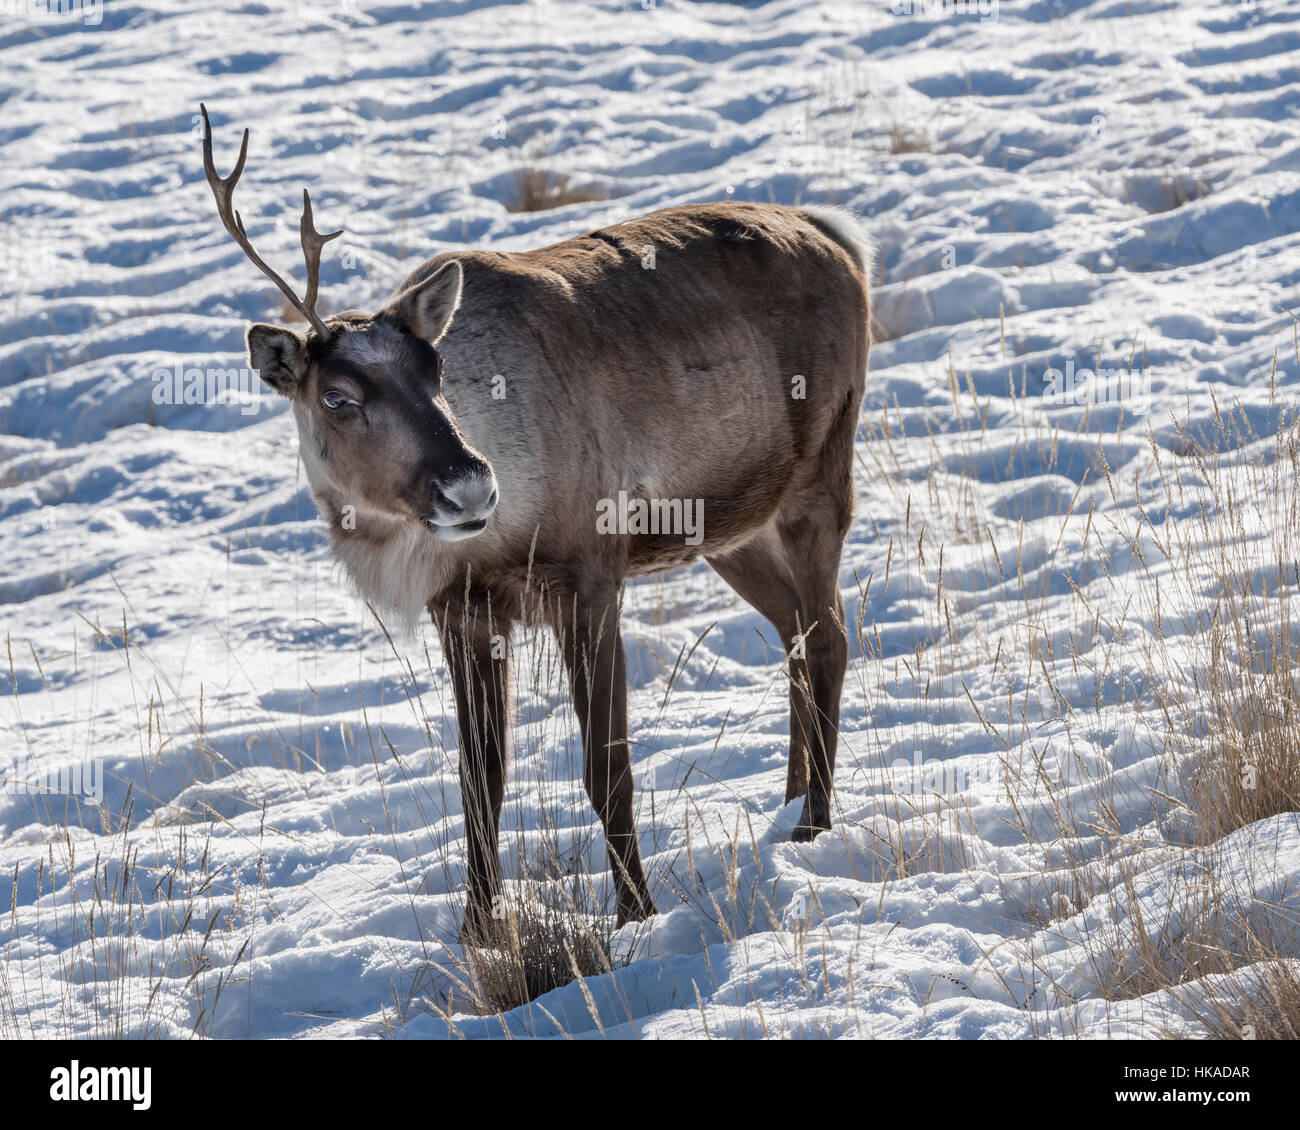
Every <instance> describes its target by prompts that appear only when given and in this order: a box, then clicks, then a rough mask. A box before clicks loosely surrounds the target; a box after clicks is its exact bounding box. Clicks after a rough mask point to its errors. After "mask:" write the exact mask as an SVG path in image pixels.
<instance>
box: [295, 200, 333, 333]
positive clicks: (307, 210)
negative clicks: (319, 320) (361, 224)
mask: <svg viewBox="0 0 1300 1130" xmlns="http://www.w3.org/2000/svg"><path fill="white" fill-rule="evenodd" d="M342 234H343V229H342V228H339V230H338V231H334V232H330V233H329V235H321V233H320V232H318V231H317V230H316V219H315V217H314V216H313V215H312V212H311V197H310V196H309V195H308V194H307V190H306V189H305V188H304V189H303V190H302V220H301V221H300V222H299V224H298V235H299V237H300V238H301V239H302V257H303V258H304V259H305V260H306V261H307V297H306V298H304V299H303V302H304V303H306V305H308V306H309V307H311V309H312V310H315V309H316V290H317V288H318V286H319V284H320V253H321V248H323V247H324V246H325V245H326V244H327V243H329V241H330V240H331V239H338V237H339V236H341V235H342Z"/></svg>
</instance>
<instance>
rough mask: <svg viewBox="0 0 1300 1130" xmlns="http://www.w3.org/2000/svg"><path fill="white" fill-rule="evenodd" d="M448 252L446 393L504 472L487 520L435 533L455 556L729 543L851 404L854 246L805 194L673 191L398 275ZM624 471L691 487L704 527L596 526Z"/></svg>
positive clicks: (625, 553)
mask: <svg viewBox="0 0 1300 1130" xmlns="http://www.w3.org/2000/svg"><path fill="white" fill-rule="evenodd" d="M452 258H454V259H457V260H459V262H460V263H461V265H462V267H463V269H464V272H465V282H464V290H463V292H462V299H461V305H460V309H459V310H458V312H457V314H456V318H455V321H454V322H453V324H452V328H451V330H450V332H449V333H448V335H447V336H446V337H445V338H444V339H443V341H442V342H441V344H440V349H441V350H442V351H443V352H444V353H445V355H446V358H447V377H446V385H445V395H446V397H447V400H448V402H449V403H450V405H451V407H452V409H453V410H454V412H455V414H456V417H457V418H458V419H459V420H460V422H461V425H462V427H463V428H464V431H465V433H466V434H467V435H468V436H470V437H472V439H473V440H474V442H475V443H476V444H477V445H478V446H479V448H480V450H481V451H482V452H483V454H484V455H485V456H486V457H487V459H488V460H489V461H490V462H491V464H492V466H493V467H494V469H495V471H496V475H497V478H498V480H499V481H500V483H501V504H500V507H499V509H498V511H497V515H496V518H495V521H494V524H493V528H492V529H490V530H489V531H488V533H486V534H484V535H483V536H480V537H479V538H476V539H475V540H474V541H473V542H469V543H466V544H464V545H463V546H456V547H448V548H449V549H452V550H453V551H454V552H455V554H456V555H457V556H458V557H459V558H460V559H461V560H462V561H479V562H485V563H486V562H494V563H499V564H505V563H506V562H511V561H513V562H515V563H518V562H519V561H521V560H524V561H526V560H527V559H528V555H529V554H530V552H531V554H532V557H533V559H534V560H535V561H540V562H557V563H558V562H566V561H571V560H575V559H581V560H586V559H588V558H590V557H592V555H595V556H596V557H598V558H599V559H601V560H602V562H603V563H608V564H610V565H613V566H615V567H616V568H617V569H618V571H619V572H622V573H623V574H624V575H635V574H637V573H642V572H648V571H653V570H657V569H663V568H670V567H672V566H674V565H678V564H681V563H684V562H686V561H689V560H691V559H692V558H694V557H696V556H697V555H699V554H715V553H718V552H725V551H727V550H728V549H729V548H731V547H734V546H735V545H738V544H741V543H743V542H744V541H746V540H747V539H748V538H749V537H751V536H752V535H753V533H754V532H755V531H756V530H757V529H758V528H760V527H761V525H762V523H763V522H764V521H765V520H766V518H767V516H768V515H769V514H771V513H772V512H773V511H774V510H775V509H776V507H777V506H778V505H779V504H780V502H781V500H782V499H783V498H784V497H786V496H788V494H789V493H790V492H791V491H792V490H797V489H798V488H799V486H800V476H801V475H802V474H804V473H805V472H806V471H808V469H809V468H812V469H813V470H815V468H816V466H817V460H816V459H811V460H810V459H808V458H807V456H809V455H815V454H816V452H817V450H818V449H819V447H820V446H821V445H822V444H823V443H825V442H826V440H827V437H828V435H829V434H830V433H831V432H832V430H833V424H834V422H835V420H836V419H837V418H838V417H840V416H842V415H843V413H844V412H845V411H846V410H852V411H853V412H854V413H856V410H857V404H858V401H859V400H860V397H861V393H862V385H863V381H864V379H865V372H866V363H867V346H868V329H867V322H868V306H867V301H868V300H867V280H866V278H865V275H864V269H865V265H864V264H863V263H862V262H861V261H860V259H859V258H858V256H857V255H855V253H854V250H853V248H852V247H851V245H849V243H848V241H847V240H845V241H843V242H841V239H839V238H837V237H836V235H835V233H834V231H833V229H832V227H831V226H830V225H829V224H827V223H826V222H825V221H824V220H823V219H822V218H821V217H819V216H816V215H814V214H813V213H810V212H807V211H805V210H803V209H799V208H789V207H783V206H779V205H762V204H703V205H686V206H683V207H679V208H670V209H666V210H664V211H661V212H655V213H652V214H650V215H648V216H644V217H641V218H639V219H636V220H630V221H628V222H626V223H622V224H617V225H614V226H612V227H608V228H602V229H600V230H597V231H593V232H590V233H588V234H586V235H583V236H579V237H577V238H574V239H570V240H567V241H565V242H563V243H558V244H555V245H553V246H551V247H546V248H542V249H539V250H536V251H526V252H519V253H510V254H504V253H499V252H483V251H479V252H456V253H454V254H448V255H442V256H438V257H437V258H435V259H433V260H431V261H430V262H429V263H427V264H425V265H424V266H423V267H421V268H420V270H418V271H417V272H415V274H413V275H412V276H411V277H410V279H408V280H407V282H406V283H405V284H403V286H404V288H405V287H406V286H409V285H412V284H414V283H415V282H417V281H418V280H420V279H422V278H424V277H427V276H428V275H429V274H430V273H431V272H432V271H434V270H436V269H437V268H438V267H439V266H440V265H441V264H442V263H443V262H446V261H447V260H449V259H452ZM620 491H626V492H627V494H628V496H629V497H631V498H636V497H644V498H657V499H692V500H694V499H702V500H703V515H704V518H703V541H702V543H701V544H699V545H694V546H692V545H687V544H685V543H684V541H683V538H682V537H681V536H680V534H678V535H676V536H644V535H643V536H637V537H617V536H615V537H602V536H601V535H600V534H599V533H598V532H597V528H596V505H597V502H598V501H599V500H601V499H612V498H616V497H617V496H618V494H619V492H620ZM560 516H562V517H560ZM535 531H536V535H537V542H536V545H535V546H534V545H533V537H534V532H535Z"/></svg>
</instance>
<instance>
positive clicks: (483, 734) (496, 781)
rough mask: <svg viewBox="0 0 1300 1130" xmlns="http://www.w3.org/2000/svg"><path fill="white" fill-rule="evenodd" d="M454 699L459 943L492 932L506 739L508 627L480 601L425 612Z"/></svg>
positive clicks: (498, 887)
mask: <svg viewBox="0 0 1300 1130" xmlns="http://www.w3.org/2000/svg"><path fill="white" fill-rule="evenodd" d="M430 612H431V613H432V615H433V619H434V623H435V624H436V625H437V627H438V631H439V634H440V635H441V637H442V650H443V653H444V655H445V657H446V660H447V667H448V669H449V670H450V671H451V681H452V686H453V688H454V689H455V693H456V721H457V724H458V726H459V728H460V792H461V806H462V808H463V809H464V812H465V839H466V842H467V843H468V846H469V901H468V904H467V906H466V909H465V925H464V927H463V928H462V930H461V941H463V942H478V941H486V940H488V939H490V938H491V937H492V935H493V933H494V925H499V923H495V921H494V918H493V914H492V911H493V899H494V898H495V896H496V895H497V894H499V892H500V890H501V865H500V861H499V860H498V859H497V833H498V828H499V825H500V821H501V802H502V800H503V799H504V796H505V787H506V752H507V749H508V737H509V725H510V722H509V698H510V669H509V659H508V650H509V649H508V646H507V644H508V641H509V639H510V627H511V625H510V622H509V621H506V620H502V619H500V618H499V617H495V616H493V615H491V614H490V612H489V608H488V606H487V604H486V603H477V604H476V603H473V602H471V603H469V604H468V605H466V604H464V603H462V602H461V601H457V602H456V603H455V604H454V605H450V606H446V607H442V608H430Z"/></svg>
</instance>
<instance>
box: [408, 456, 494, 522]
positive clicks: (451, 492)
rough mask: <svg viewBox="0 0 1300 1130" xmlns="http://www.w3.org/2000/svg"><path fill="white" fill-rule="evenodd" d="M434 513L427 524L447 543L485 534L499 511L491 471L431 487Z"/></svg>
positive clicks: (459, 476)
mask: <svg viewBox="0 0 1300 1130" xmlns="http://www.w3.org/2000/svg"><path fill="white" fill-rule="evenodd" d="M429 496H430V498H431V500H432V502H433V508H432V511H431V512H430V513H428V514H426V515H424V522H425V524H426V525H427V526H428V527H429V528H430V529H431V530H432V531H433V532H434V534H436V535H437V536H438V537H439V538H441V539H443V540H444V541H459V540H460V539H462V538H471V537H473V536H474V535H475V534H478V533H482V532H483V530H484V529H486V528H487V521H488V518H489V516H490V515H491V514H492V511H493V510H495V509H496V508H497V498H498V497H499V496H498V493H497V480H496V476H495V475H493V474H492V470H491V468H489V467H486V466H484V468H483V469H482V470H478V469H475V470H473V471H471V472H469V473H468V474H462V475H457V476H456V477H455V478H451V479H447V480H442V479H435V480H434V481H433V482H431V483H430V484H429Z"/></svg>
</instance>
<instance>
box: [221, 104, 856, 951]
mask: <svg viewBox="0 0 1300 1130" xmlns="http://www.w3.org/2000/svg"><path fill="white" fill-rule="evenodd" d="M202 117H203V162H204V169H205V172H206V175H207V180H208V183H209V185H210V187H211V189H212V192H213V195H214V196H215V198H216V203H217V211H218V214H219V215H220V218H221V221H222V223H223V225H224V226H225V228H226V230H227V231H228V232H229V234H230V235H231V236H232V237H233V238H234V240H235V242H236V243H237V244H238V245H239V246H240V247H241V248H242V249H243V251H244V253H245V254H246V255H247V256H248V258H249V259H251V260H252V262H253V263H254V264H255V265H256V266H257V267H258V268H259V269H260V270H261V271H263V272H264V273H265V274H266V275H267V276H268V277H269V278H270V279H271V280H272V281H273V282H274V283H275V284H276V286H277V287H278V288H279V289H280V290H281V291H282V292H283V294H284V296H285V298H286V299H287V300H288V302H289V303H290V304H291V305H292V306H293V307H294V308H295V309H296V310H297V311H298V312H299V313H300V314H301V316H302V318H303V319H304V321H305V323H306V326H305V329H304V331H303V332H299V331H298V330H297V329H294V328H291V327H289V326H273V325H265V324H257V325H253V326H251V327H250V328H249V329H248V333H247V344H248V354H249V360H250V364H251V367H252V368H253V369H255V370H257V372H258V374H259V375H260V377H261V379H262V381H264V382H265V383H266V384H267V385H268V386H269V387H270V388H271V389H273V390H274V391H275V392H276V393H278V394H280V395H282V396H284V397H286V398H288V400H289V401H290V403H291V405H292V412H293V416H294V419H295V421H296V424H297V429H298V437H299V452H300V457H301V460H302V465H303V468H304V470H305V472H306V476H307V479H308V482H309V484H310V488H311V492H312V495H313V497H314V499H315V501H316V503H317V505H318V507H319V510H320V513H321V516H322V518H323V519H324V521H325V523H326V524H327V525H328V528H329V539H330V545H331V551H332V553H333V555H334V557H335V558H336V560H337V561H338V562H339V563H340V564H341V566H342V569H343V571H344V572H345V574H346V575H347V576H348V577H349V578H350V580H351V582H352V583H353V584H354V585H355V587H356V588H357V589H358V590H359V591H360V593H361V594H362V595H363V596H365V597H366V598H367V599H368V600H369V601H371V602H372V603H373V605H374V606H376V607H377V608H380V607H382V608H386V609H389V610H393V611H394V612H396V613H399V614H401V615H404V616H408V617H423V615H424V614H425V613H426V612H427V614H428V615H429V616H430V617H431V619H432V621H433V624H434V627H435V628H436V631H437V634H438V635H439V637H440V640H441V644H442V650H443V655H444V658H445V661H446V664H447V667H448V669H449V672H450V678H451V683H452V687H453V690H454V696H455V710H456V721H457V726H458V732H459V760H460V765H459V775H460V785H461V791H462V806H463V811H464V820H465V835H466V843H467V887H468V897H467V903H466V911H465V919H464V926H463V928H462V932H461V937H462V939H465V940H468V941H473V940H474V939H482V938H485V937H490V936H491V935H492V933H493V922H492V907H493V900H494V896H495V895H496V894H497V893H499V890H500V884H501V881H502V880H501V868H500V862H499V859H498V828H499V822H500V815H501V807H502V802H503V798H504V793H505V784H506V762H507V749H508V744H509V728H510V650H509V647H508V641H509V638H510V633H511V630H512V628H514V627H515V626H517V625H520V624H531V625H537V626H546V627H549V629H551V630H553V631H554V634H555V638H556V640H557V647H558V651H559V653H560V655H561V656H562V657H563V666H564V668H565V670H566V672H567V676H568V682H569V690H570V694H571V697H572V702H573V706H574V709H575V711H576V714H577V721H578V726H579V730H580V733H581V737H582V749H583V769H582V777H583V784H584V786H585V788H586V792H587V794H588V796H589V798H590V800H591V803H592V806H593V807H594V809H595V812H596V815H597V816H598V817H599V819H600V822H601V824H602V826H603V829H604V833H605V840H606V847H607V851H608V856H609V862H610V868H611V872H612V875H613V880H614V887H615V893H616V898H617V915H618V923H619V925H622V924H624V923H625V922H628V921H633V920H641V919H644V918H645V917H647V916H648V915H651V914H654V913H655V905H654V901H653V899H652V897H651V893H650V889H649V886H648V884H647V882H646V877H645V871H644V869H643V866H642V861H641V853H640V849H639V845H638V838H637V829H636V824H635V820H634V814H633V800H634V792H633V776H632V765H631V754H630V748H629V735H628V718H627V679H626V674H625V668H624V652H623V643H622V639H621V636H620V633H619V613H620V608H621V600H622V592H623V587H624V585H625V583H626V582H627V581H628V580H629V579H631V578H636V577H640V576H644V575H646V574H652V573H656V572H660V571H663V570H668V569H673V568H676V567H678V566H682V565H685V564H687V563H689V562H692V561H695V560H697V559H698V558H700V557H703V558H704V559H705V560H706V561H707V562H708V563H709V564H710V565H711V566H712V568H713V569H715V570H716V571H717V572H718V573H719V574H720V575H721V576H722V578H723V579H724V580H725V581H726V582H727V583H728V584H729V585H730V586H731V588H733V589H734V590H735V591H736V592H737V593H738V594H739V595H740V596H741V597H742V598H743V599H744V600H745V601H747V602H748V603H749V604H750V605H752V606H753V607H754V609H756V610H757V611H758V612H759V613H760V614H761V615H762V616H763V617H764V618H766V619H767V620H768V621H769V622H770V623H771V624H772V626H773V628H774V629H775V630H776V632H777V633H778V634H779V636H780V639H781V641H782V644H783V650H784V651H785V653H786V671H787V674H788V682H789V698H790V759H789V767H788V770H787V774H786V787H785V803H787V804H788V803H789V802H790V801H792V800H794V799H796V798H799V797H803V808H802V811H801V814H800V816H799V818H798V821H797V823H796V825H795V827H794V831H793V838H794V839H795V840H796V841H809V840H811V839H813V838H814V837H815V836H817V835H818V834H819V833H820V832H822V831H824V830H826V829H828V828H830V827H831V798H832V779H833V774H834V770H835V753H836V744H837V737H838V728H839V710H840V693H841V688H842V684H843V681H844V673H845V667H846V665H847V660H848V637H847V632H846V630H845V626H844V606H843V601H842V598H841V595H840V590H839V567H840V553H841V548H842V545H843V542H844V538H845V536H846V534H847V532H848V530H849V526H850V522H851V520H852V517H853V507H854V489H853V476H852V464H853V444H854V437H855V434H856V432H857V427H858V417H859V411H860V406H861V401H862V396H863V389H864V385H865V382H866V373H867V358H868V351H869V349H870V345H871V341H870V331H869V312H870V305H869V303H870V299H869V293H868V280H869V277H870V275H871V264H872V244H871V241H870V239H869V237H868V236H867V235H866V233H865V231H864V230H863V228H862V227H861V225H860V224H859V223H858V221H857V220H856V219H855V218H854V217H852V216H851V215H850V214H849V213H847V212H845V211H843V210H840V209H835V208H829V207H818V206H805V207H792V206H783V205H776V204H757V203H740V202H731V201H728V202H725V203H714V204H688V205H681V206H678V207H671V208H665V209H663V210H662V211H657V212H652V213H650V214H649V215H645V216H641V217H639V218H636V219H630V220H626V221H623V222H620V223H615V224H611V225H609V226H607V227H602V228H599V229H597V230H595V231H590V232H588V233H587V234H585V235H582V236H578V237H575V238H572V239H568V240H565V241H564V242H562V243H557V244H554V245H552V246H550V247H543V248H541V249H539V250H535V251H522V252H509V253H505V252H499V251H455V252H449V253H445V254H440V255H435V256H434V257H433V258H432V259H430V260H428V261H427V262H426V263H424V264H423V265H422V266H420V267H418V268H417V269H416V270H415V271H414V272H413V273H412V274H411V275H410V276H409V277H408V278H407V279H406V280H405V281H404V282H403V283H402V284H401V285H400V286H399V287H398V288H397V291H396V292H395V293H394V295H393V296H392V298H391V299H390V300H389V301H388V303H387V304H386V305H385V306H384V307H383V309H381V310H379V311H378V312H376V313H365V312H361V311H356V310H350V311H346V312H344V313H339V314H334V315H331V316H329V317H322V316H321V315H319V314H318V313H317V311H316V299H317V292H318V286H319V276H320V260H321V251H322V248H323V247H324V245H325V244H326V243H327V242H328V241H329V240H332V239H334V238H336V237H337V236H339V235H341V234H342V233H341V232H332V233H330V234H328V235H322V234H321V233H319V232H318V231H317V230H316V227H315V221H314V219H313V215H312V206H311V198H310V196H309V195H308V194H307V192H306V191H305V190H304V192H303V210H302V219H301V225H300V230H301V242H302V250H303V255H304V258H305V260H306V272H307V288H306V291H305V293H304V295H303V296H302V297H299V296H298V294H297V293H296V291H295V289H294V288H293V287H292V286H291V285H290V284H289V283H288V282H286V281H285V279H284V278H283V277H281V276H280V275H279V274H277V273H276V272H274V271H273V270H272V269H271V268H270V267H269V266H267V264H266V263H265V262H264V261H263V260H262V259H261V257H260V256H259V255H258V254H257V252H256V251H255V250H254V248H253V245H252V243H251V241H250V240H249V238H248V235H247V232H246V230H245V227H244V223H243V220H242V218H241V217H240V214H239V212H238V211H236V210H235V208H234V205H233V193H234V189H235V185H236V183H237V182H238V180H239V177H240V174H241V173H242V172H243V169H244V162H245V160H246V158H247V155H248V139H249V132H248V130H247V129H245V130H244V139H243V144H242V146H241V149H240V152H239V158H238V161H237V163H236V165H235V168H234V170H233V172H232V173H231V174H230V175H229V176H228V177H225V178H222V177H220V176H219V175H218V174H217V172H216V169H215V166H214V163H213V156H212V127H211V123H210V122H209V120H208V114H207V109H206V107H203V108H202ZM612 500H619V505H621V506H622V507H623V508H624V512H623V513H622V515H621V518H620V520H619V521H612V520H608V512H609V510H610V507H611V503H612ZM665 500H666V501H667V502H668V504H669V505H668V506H666V507H665V506H664V505H663V503H664V502H665ZM638 502H640V503H646V504H657V505H658V507H659V508H658V509H657V510H656V515H657V516H658V517H660V518H663V519H665V520H664V521H659V522H653V523H646V522H644V521H640V522H638V521H632V520H628V517H627V515H628V513H630V507H632V506H633V505H634V504H636V503H638ZM674 502H676V503H679V504H681V506H679V508H678V510H674V509H673V507H672V504H673V503H674ZM686 505H690V507H691V510H690V513H691V514H692V515H693V516H694V519H695V521H694V527H695V528H694V529H693V530H691V531H690V532H689V533H687V532H684V531H683V530H681V529H673V528H672V527H673V525H674V522H673V520H672V519H673V517H674V514H675V513H677V512H679V511H680V510H681V509H682V508H684V506H686ZM602 517H604V518H605V519H606V520H602ZM503 641H506V644H507V645H506V646H503Z"/></svg>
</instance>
